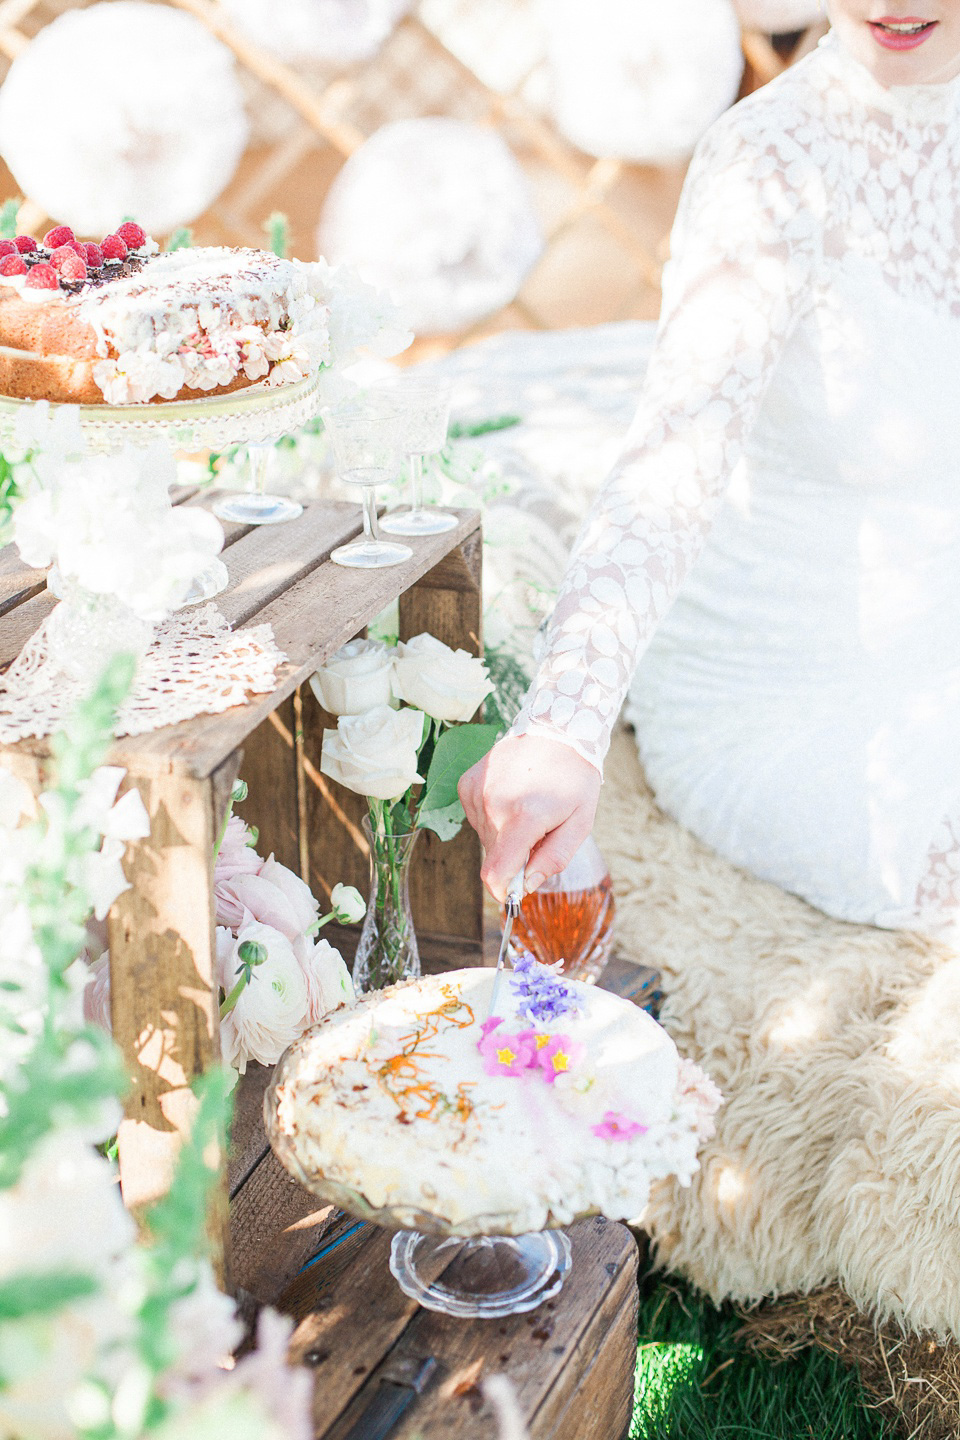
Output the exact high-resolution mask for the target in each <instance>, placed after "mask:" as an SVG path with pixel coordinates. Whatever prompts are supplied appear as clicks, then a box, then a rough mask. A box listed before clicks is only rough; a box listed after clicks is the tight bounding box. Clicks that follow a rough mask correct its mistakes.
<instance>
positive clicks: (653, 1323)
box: [629, 1271, 897, 1440]
mask: <svg viewBox="0 0 960 1440" xmlns="http://www.w3.org/2000/svg"><path fill="white" fill-rule="evenodd" d="M739 1328H740V1320H739V1318H738V1317H737V1315H736V1314H735V1312H734V1311H733V1310H732V1309H731V1308H730V1307H729V1306H724V1307H723V1308H722V1309H720V1310H717V1309H715V1308H714V1306H713V1305H712V1304H711V1302H710V1301H709V1300H705V1299H704V1298H703V1297H702V1296H699V1295H698V1294H697V1293H696V1291H694V1290H692V1289H690V1288H689V1287H687V1286H685V1285H683V1284H682V1283H681V1282H679V1281H677V1280H675V1279H672V1278H671V1279H665V1278H664V1277H663V1276H662V1275H657V1274H655V1273H653V1272H651V1271H648V1272H647V1273H646V1274H645V1275H642V1276H641V1281H640V1344H639V1349H638V1352H637V1388H636V1400H635V1403H634V1412H633V1422H632V1424H631V1426H630V1436H629V1440H894V1437H895V1435H896V1433H897V1432H896V1431H895V1430H894V1429H892V1428H891V1426H890V1425H889V1424H888V1422H887V1421H886V1420H884V1419H883V1418H882V1417H881V1416H880V1415H878V1413H877V1412H876V1411H875V1410H870V1409H868V1408H867V1400H866V1397H865V1396H864V1393H863V1390H862V1388H861V1386H860V1382H859V1380H858V1378H857V1376H856V1374H855V1373H854V1372H853V1371H852V1370H850V1369H848V1368H847V1367H846V1366H845V1365H842V1364H841V1363H840V1361H839V1360H836V1359H835V1358H834V1357H833V1356H832V1355H828V1354H827V1353H826V1352H825V1351H823V1350H817V1349H810V1350H805V1351H803V1352H802V1353H801V1354H799V1355H797V1356H796V1357H795V1358H794V1359H791V1360H786V1361H784V1362H782V1363H777V1364H774V1363H772V1362H771V1361H770V1360H769V1359H767V1358H766V1357H765V1356H763V1355H758V1354H757V1353H756V1352H754V1351H752V1350H749V1349H748V1348H747V1347H746V1346H744V1345H743V1344H741V1343H739V1342H738V1341H737V1340H736V1339H735V1338H734V1337H735V1335H736V1332H737V1330H738V1329H739Z"/></svg>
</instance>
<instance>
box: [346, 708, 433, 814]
mask: <svg viewBox="0 0 960 1440" xmlns="http://www.w3.org/2000/svg"><path fill="white" fill-rule="evenodd" d="M424 719H425V717H424V715H423V714H422V713H421V711H419V710H391V709H390V706H389V705H378V706H376V708H375V709H373V710H369V711H368V712H367V713H366V715H342V716H341V717H340V719H339V720H338V722H337V728H336V730H324V732H323V745H322V748H321V751H320V769H321V771H322V772H323V774H324V775H329V777H330V779H331V780H339V782H340V784H341V785H346V787H347V789H348V790H354V791H356V793H357V794H358V795H366V796H368V797H369V798H370V799H372V800H398V799H399V798H400V796H401V795H402V794H403V793H404V792H405V791H406V790H409V788H410V786H411V785H413V784H415V783H416V782H417V781H422V779H423V776H422V775H418V774H417V752H418V751H419V749H420V745H421V743H422V741H423V724H424Z"/></svg>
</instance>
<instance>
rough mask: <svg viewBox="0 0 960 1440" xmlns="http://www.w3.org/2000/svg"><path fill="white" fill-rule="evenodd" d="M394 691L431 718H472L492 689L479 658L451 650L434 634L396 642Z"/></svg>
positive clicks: (485, 669) (466, 652) (465, 651)
mask: <svg viewBox="0 0 960 1440" xmlns="http://www.w3.org/2000/svg"><path fill="white" fill-rule="evenodd" d="M393 688H394V694H395V695H396V696H397V698H398V699H400V700H405V701H406V702H407V704H408V705H416V706H417V708H418V709H420V710H423V711H425V712H426V714H427V715H432V716H433V718H434V720H447V721H453V720H472V719H473V717H474V715H475V714H476V712H477V710H478V709H479V708H480V705H481V703H482V701H483V700H485V699H486V697H487V696H488V695H489V694H490V692H491V690H492V689H493V681H492V680H491V679H490V676H489V675H488V674H487V667H486V666H485V665H484V663H483V661H482V660H478V659H477V658H476V656H475V655H471V654H470V653H469V651H467V650H451V649H450V646H449V645H444V643H443V641H442V640H438V639H437V638H436V637H435V636H434V635H427V634H423V635H415V636H414V637H413V639H412V640H408V641H407V642H406V644H404V645H398V646H397V651H396V654H395V656H394V660H393Z"/></svg>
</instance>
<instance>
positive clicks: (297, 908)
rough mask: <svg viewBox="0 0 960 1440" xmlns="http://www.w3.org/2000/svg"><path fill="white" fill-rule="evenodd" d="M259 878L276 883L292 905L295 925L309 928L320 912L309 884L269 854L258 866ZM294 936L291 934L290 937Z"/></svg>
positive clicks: (302, 929)
mask: <svg viewBox="0 0 960 1440" xmlns="http://www.w3.org/2000/svg"><path fill="white" fill-rule="evenodd" d="M260 879H261V880H269V881H270V884H271V885H276V887H277V889H278V890H282V891H283V893H284V895H285V896H286V897H287V899H288V900H289V901H290V904H291V905H292V906H293V910H294V914H295V915H296V917H297V926H298V928H299V930H300V931H301V932H302V931H304V930H309V929H310V926H311V925H312V924H313V922H314V921H315V920H316V918H317V916H318V915H319V914H320V905H319V903H318V901H317V900H315V899H314V895H313V891H312V890H311V889H310V886H309V885H308V884H307V883H306V882H305V881H303V880H301V879H300V876H299V875H295V874H294V872H293V871H292V870H290V869H289V868H288V867H287V866H286V865H281V864H280V861H279V860H275V859H274V857H273V855H272V854H271V855H270V856H269V857H268V858H267V859H266V860H265V861H264V862H263V864H262V865H261V867H260ZM293 938H295V937H293V936H291V939H293Z"/></svg>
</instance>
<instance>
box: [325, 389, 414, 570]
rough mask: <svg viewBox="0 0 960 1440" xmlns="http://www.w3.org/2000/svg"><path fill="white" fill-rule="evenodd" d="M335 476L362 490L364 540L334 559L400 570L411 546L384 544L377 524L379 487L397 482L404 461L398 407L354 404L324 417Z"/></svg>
mask: <svg viewBox="0 0 960 1440" xmlns="http://www.w3.org/2000/svg"><path fill="white" fill-rule="evenodd" d="M321 413H322V415H323V422H324V425H325V426H326V430H327V434H328V435H329V437H330V447H331V449H332V450H333V459H334V463H335V465H336V467H337V474H338V475H339V477H340V479H341V480H343V481H344V483H345V484H347V485H359V486H360V487H361V489H362V491H363V538H362V539H360V540H352V541H351V542H350V543H349V544H348V545H340V546H338V547H337V549H336V550H334V551H333V552H332V554H331V556H330V559H331V560H333V561H335V562H336V564H337V565H347V566H351V567H353V568H355V569H362V570H380V569H383V568H384V566H387V565H402V564H403V562H404V561H405V560H409V559H410V558H411V557H412V555H413V551H412V550H411V549H410V546H409V545H400V544H398V543H397V542H396V541H393V540H381V538H380V533H379V526H378V522H377V486H378V485H392V484H394V483H395V482H396V479H397V475H398V474H399V472H400V466H401V464H402V462H403V451H404V434H405V430H404V426H405V418H404V416H403V414H402V413H401V412H400V411H399V410H398V409H396V408H391V407H390V406H388V405H386V404H380V403H378V402H376V401H374V400H357V401H351V402H349V403H347V404H344V405H338V406H335V407H332V408H330V409H326V410H324V411H322V412H321Z"/></svg>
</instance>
